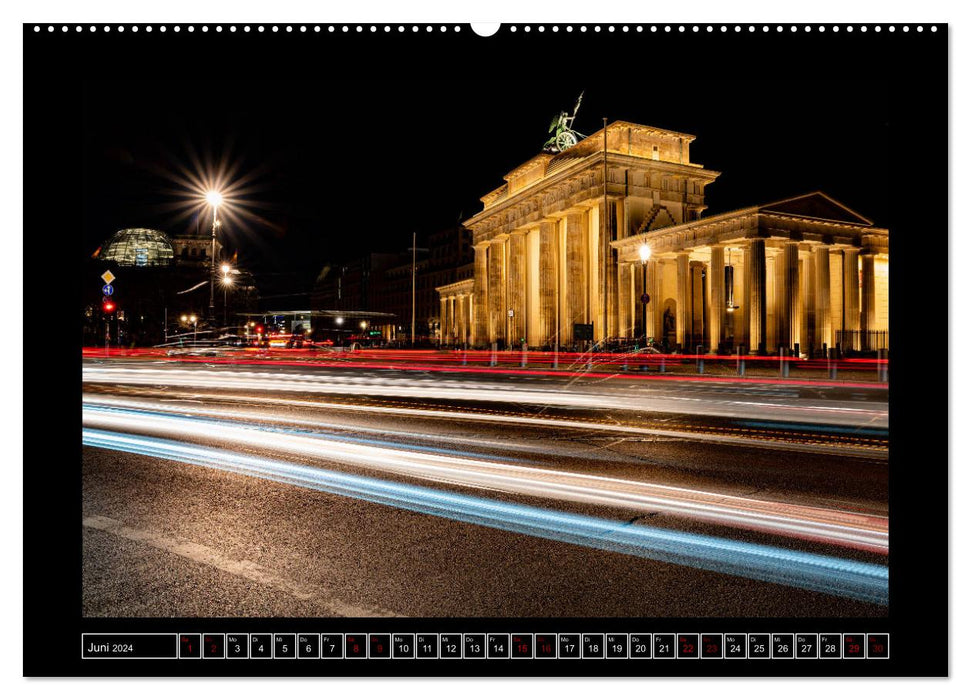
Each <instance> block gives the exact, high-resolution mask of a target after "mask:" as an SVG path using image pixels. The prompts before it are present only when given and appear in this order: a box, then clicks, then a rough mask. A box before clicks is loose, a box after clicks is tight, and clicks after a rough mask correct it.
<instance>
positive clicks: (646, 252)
mask: <svg viewBox="0 0 971 700" xmlns="http://www.w3.org/2000/svg"><path fill="white" fill-rule="evenodd" d="M637 253H638V255H640V257H641V268H642V269H643V275H644V278H643V281H642V284H643V286H642V289H643V290H644V291H643V293H642V294H641V301H642V302H643V303H644V347H647V337H648V336H647V305H648V304H649V303H650V301H651V297H650V295H649V294H648V293H647V261H648V260H650V259H651V246H649V245H648V244H647V243H644V244H642V245H641V247H640V248H638V250H637Z"/></svg>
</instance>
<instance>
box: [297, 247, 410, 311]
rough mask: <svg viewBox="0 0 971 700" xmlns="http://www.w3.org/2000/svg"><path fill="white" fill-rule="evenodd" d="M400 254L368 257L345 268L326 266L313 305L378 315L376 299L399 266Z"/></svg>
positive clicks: (348, 264)
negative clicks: (391, 272)
mask: <svg viewBox="0 0 971 700" xmlns="http://www.w3.org/2000/svg"><path fill="white" fill-rule="evenodd" d="M399 258H400V256H399V255H398V254H397V253H368V254H367V255H365V256H363V257H360V258H356V259H354V260H351V261H349V262H346V263H342V264H334V265H331V264H328V265H326V266H324V268H323V269H322V270H321V272H320V274H319V275H318V276H317V281H316V283H315V284H314V288H313V291H312V292H311V294H310V303H311V306H313V308H314V309H333V310H339V311H375V310H377V309H375V308H373V307H374V305H375V301H376V299H378V298H379V297H380V296H381V295H382V294H383V286H384V284H385V273H386V272H387V270H388V268H390V267H392V266H393V265H396V264H397V263H398V260H399Z"/></svg>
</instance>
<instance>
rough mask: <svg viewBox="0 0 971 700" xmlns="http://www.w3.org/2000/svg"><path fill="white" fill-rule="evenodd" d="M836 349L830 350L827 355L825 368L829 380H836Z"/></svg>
mask: <svg viewBox="0 0 971 700" xmlns="http://www.w3.org/2000/svg"><path fill="white" fill-rule="evenodd" d="M836 350H837V348H830V349H829V355H827V356H826V357H827V359H826V366H827V367H828V368H829V378H830V379H836V372H837V365H836V362H834V360H835V359H836Z"/></svg>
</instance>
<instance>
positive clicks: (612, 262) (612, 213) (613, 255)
mask: <svg viewBox="0 0 971 700" xmlns="http://www.w3.org/2000/svg"><path fill="white" fill-rule="evenodd" d="M623 206H624V203H623V200H609V201H608V202H607V215H606V222H607V225H606V238H607V241H608V245H607V250H606V254H607V269H606V270H604V253H605V251H604V242H603V239H602V238H598V240H599V245H598V246H597V258H596V259H597V276H598V285H597V286H598V289H597V294H596V298H597V299H598V300H599V301H598V304H597V317H596V318H594V319H592V321H593V323H594V328H595V329H596V336H597V338H602V337H603V329H602V328H601V326H602V325H603V303H604V299H603V297H604V283H603V275H604V273H605V272H606V275H607V329H606V331H607V335H606V337H608V338H613V337H616V336H617V335H619V334H620V333H621V331H620V330H618V328H619V310H618V305H617V304H618V301H617V300H618V296H617V284H618V282H617V272H618V269H617V251H616V250H614V248H613V247H612V246H610V245H609V242H610V241H616V240H617V222H618V221H621V220H622V219H623ZM597 210H598V221H601V222H603V221H604V205H603V202H600V204H598V205H597ZM603 234H604V227H603V224H601V228H600V230H599V231H598V237H599V236H600V235H603Z"/></svg>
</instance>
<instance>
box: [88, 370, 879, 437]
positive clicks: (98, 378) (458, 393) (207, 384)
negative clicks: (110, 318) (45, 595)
mask: <svg viewBox="0 0 971 700" xmlns="http://www.w3.org/2000/svg"><path fill="white" fill-rule="evenodd" d="M82 379H83V381H84V382H85V383H90V384H119V385H139V386H145V385H165V386H178V387H201V388H209V389H217V388H218V389H232V390H240V391H271V392H280V391H291V392H305V393H323V394H341V395H351V396H354V395H365V396H384V397H389V396H393V397H406V398H418V399H433V400H434V399H438V400H453V401H480V402H487V403H514V404H516V403H518V404H530V405H537V406H559V407H568V408H587V409H603V408H612V409H621V410H636V411H653V412H665V413H688V414H693V415H706V416H726V417H732V418H751V419H771V420H776V421H785V420H796V421H801V422H807V421H808V422H812V423H829V424H834V425H862V426H867V427H879V428H885V427H887V425H888V412H887V410H886V408H884V407H879V408H874V407H872V405H870V406H871V407H859V406H854V405H852V403H855V402H840V401H833V402H831V403H829V404H826V405H815V404H814V405H810V404H806V403H800V402H798V400H797V399H790V400H788V402H787V401H786V400H783V399H780V400H779V401H778V402H777V403H772V402H768V401H765V400H764V399H760V400H759V401H747V400H730V399H724V398H714V397H711V396H709V397H704V396H684V395H679V394H676V393H675V390H674V389H672V388H671V387H664V388H657V387H649V388H647V389H644V390H642V391H640V392H637V393H633V394H632V393H625V392H623V391H620V390H616V391H614V390H612V391H610V392H606V391H604V390H603V389H602V388H599V389H598V388H594V389H592V390H590V391H581V390H579V389H577V388H576V387H569V388H567V387H562V386H556V387H550V388H549V389H545V390H544V389H540V388H536V387H531V386H530V387H527V386H522V385H510V384H508V383H505V384H504V383H498V382H486V381H473V380H467V379H463V380H458V381H455V380H443V379H441V378H436V379H432V380H429V379H424V378H421V377H402V376H388V377H368V376H363V375H361V374H359V373H354V374H344V375H334V374H309V373H296V372H250V371H242V370H239V369H235V368H234V369H232V370H226V371H213V370H208V369H192V370H189V369H173V368H165V369H157V368H155V369H153V368H143V367H137V368H136V367H118V366H114V367H110V366H97V365H92V364H89V363H86V364H84V365H83V369H82ZM847 404H850V405H847Z"/></svg>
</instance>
